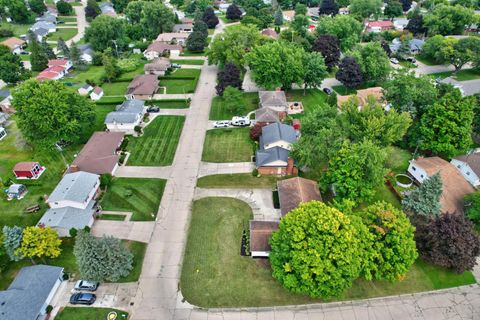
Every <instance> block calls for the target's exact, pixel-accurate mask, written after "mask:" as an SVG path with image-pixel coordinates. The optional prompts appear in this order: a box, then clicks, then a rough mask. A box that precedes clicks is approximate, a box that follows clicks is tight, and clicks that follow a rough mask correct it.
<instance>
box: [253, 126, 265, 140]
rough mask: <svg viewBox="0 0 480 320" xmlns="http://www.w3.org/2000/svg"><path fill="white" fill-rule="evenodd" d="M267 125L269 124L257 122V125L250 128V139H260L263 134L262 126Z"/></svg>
mask: <svg viewBox="0 0 480 320" xmlns="http://www.w3.org/2000/svg"><path fill="white" fill-rule="evenodd" d="M266 125H267V124H265V123H261V122H257V123H255V125H254V126H253V127H251V128H250V139H252V140H255V141H258V140H259V139H260V136H261V135H262V128H263V127H265V126H266Z"/></svg>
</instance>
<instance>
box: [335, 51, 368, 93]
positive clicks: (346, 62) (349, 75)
mask: <svg viewBox="0 0 480 320" xmlns="http://www.w3.org/2000/svg"><path fill="white" fill-rule="evenodd" d="M335 78H336V79H337V80H338V81H340V82H341V83H342V84H343V85H344V86H345V87H347V88H349V89H354V88H356V87H358V86H359V85H360V84H361V83H362V82H363V73H362V69H361V67H360V65H359V64H358V63H357V60H356V59H355V58H353V57H345V58H343V59H342V61H341V62H340V65H339V66H338V71H337V74H336V75H335Z"/></svg>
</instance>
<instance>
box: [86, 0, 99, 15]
mask: <svg viewBox="0 0 480 320" xmlns="http://www.w3.org/2000/svg"><path fill="white" fill-rule="evenodd" d="M100 13H102V10H100V7H99V6H98V3H97V1H96V0H87V6H86V7H85V16H86V17H87V18H91V19H94V18H96V17H97V16H98V15H99V14H100Z"/></svg>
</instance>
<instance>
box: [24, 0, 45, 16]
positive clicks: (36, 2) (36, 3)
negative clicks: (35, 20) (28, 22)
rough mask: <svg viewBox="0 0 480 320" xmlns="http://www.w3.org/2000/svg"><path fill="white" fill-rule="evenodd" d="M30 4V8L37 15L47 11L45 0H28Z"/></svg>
mask: <svg viewBox="0 0 480 320" xmlns="http://www.w3.org/2000/svg"><path fill="white" fill-rule="evenodd" d="M28 6H29V7H30V10H32V11H33V12H35V13H36V14H37V15H41V14H42V13H44V12H45V11H47V6H46V5H45V3H44V2H43V0H28Z"/></svg>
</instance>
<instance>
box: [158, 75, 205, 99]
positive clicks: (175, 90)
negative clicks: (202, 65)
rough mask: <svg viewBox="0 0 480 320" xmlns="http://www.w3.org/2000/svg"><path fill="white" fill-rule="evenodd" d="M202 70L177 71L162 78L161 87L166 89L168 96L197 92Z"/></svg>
mask: <svg viewBox="0 0 480 320" xmlns="http://www.w3.org/2000/svg"><path fill="white" fill-rule="evenodd" d="M200 72H201V70H198V69H177V70H176V71H175V72H173V73H171V74H170V75H168V76H163V77H160V87H166V88H167V90H166V93H167V94H186V93H193V92H195V88H196V87H197V82H198V78H199V77H200Z"/></svg>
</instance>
